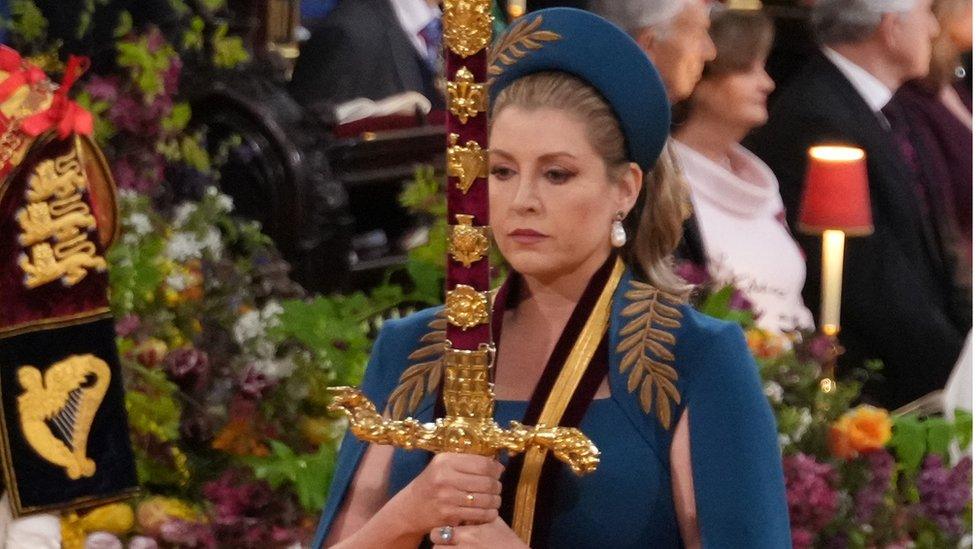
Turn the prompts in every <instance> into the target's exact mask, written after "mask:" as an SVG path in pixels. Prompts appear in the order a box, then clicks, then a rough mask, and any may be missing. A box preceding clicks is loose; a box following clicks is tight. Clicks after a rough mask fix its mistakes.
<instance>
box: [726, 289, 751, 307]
mask: <svg viewBox="0 0 976 549" xmlns="http://www.w3.org/2000/svg"><path fill="white" fill-rule="evenodd" d="M729 308H730V309H732V310H733V311H752V302H751V301H749V298H747V297H746V294H745V293H743V292H742V291H741V290H739V289H738V288H735V289H733V290H732V297H731V298H730V299H729Z"/></svg>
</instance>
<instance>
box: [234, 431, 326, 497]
mask: <svg viewBox="0 0 976 549" xmlns="http://www.w3.org/2000/svg"><path fill="white" fill-rule="evenodd" d="M268 444H269V446H270V447H271V455H269V456H266V457H251V458H243V460H242V461H243V462H244V463H245V464H246V465H248V466H250V467H251V469H252V470H253V471H254V476H255V477H256V478H259V479H262V480H265V481H267V482H268V484H270V485H271V487H272V488H280V487H282V486H287V487H288V488H290V489H292V490H294V491H295V493H296V494H297V495H298V501H299V502H300V503H301V504H302V507H304V508H305V510H306V511H308V512H309V513H317V512H320V511H321V510H322V507H323V506H325V500H326V497H327V495H328V491H329V483H330V482H331V479H332V470H333V468H334V467H335V453H336V451H335V449H334V448H333V447H331V446H329V445H322V446H321V447H320V448H319V450H318V452H316V453H314V454H296V453H295V452H294V451H293V450H292V449H291V448H289V447H288V445H286V444H284V443H283V442H280V441H277V440H271V441H269V443H268Z"/></svg>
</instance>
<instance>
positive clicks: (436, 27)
mask: <svg viewBox="0 0 976 549" xmlns="http://www.w3.org/2000/svg"><path fill="white" fill-rule="evenodd" d="M417 34H419V35H420V38H421V39H423V41H424V46H426V47H427V57H426V59H425V61H427V66H428V67H430V70H431V71H432V72H433V73H434V74H437V73H438V65H439V64H440V56H441V20H440V18H439V17H435V18H434V19H431V20H430V23H427V26H425V27H424V28H422V29H420V32H418V33H417Z"/></svg>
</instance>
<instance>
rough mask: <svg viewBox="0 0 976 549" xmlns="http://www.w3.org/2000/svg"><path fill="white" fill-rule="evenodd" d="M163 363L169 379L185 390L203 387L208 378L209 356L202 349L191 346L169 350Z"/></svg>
mask: <svg viewBox="0 0 976 549" xmlns="http://www.w3.org/2000/svg"><path fill="white" fill-rule="evenodd" d="M164 365H165V368H166V373H167V374H169V377H170V379H172V380H173V381H174V382H175V383H176V384H177V385H178V386H179V387H180V389H183V390H184V391H187V392H191V393H193V392H198V391H200V390H202V389H204V388H205V387H206V386H207V382H208V381H209V380H210V358H209V357H208V356H207V353H205V352H204V351H200V350H198V349H195V348H193V347H184V348H182V349H175V350H173V351H170V352H169V354H167V355H166V359H165V361H164Z"/></svg>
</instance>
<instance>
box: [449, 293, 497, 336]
mask: <svg viewBox="0 0 976 549" xmlns="http://www.w3.org/2000/svg"><path fill="white" fill-rule="evenodd" d="M444 308H445V311H446V312H447V321H448V322H450V323H451V324H453V325H455V326H457V327H458V328H461V329H462V330H468V329H470V328H474V327H475V326H478V325H479V324H486V323H488V296H487V295H486V294H485V292H479V291H478V290H475V289H474V288H472V287H471V286H468V285H466V284H458V285H457V286H456V287H455V288H454V289H453V290H450V291H449V292H447V299H446V300H445V302H444Z"/></svg>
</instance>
